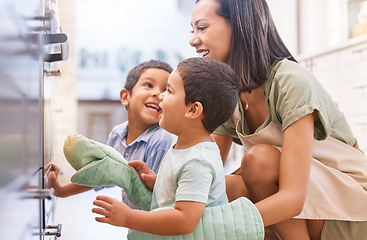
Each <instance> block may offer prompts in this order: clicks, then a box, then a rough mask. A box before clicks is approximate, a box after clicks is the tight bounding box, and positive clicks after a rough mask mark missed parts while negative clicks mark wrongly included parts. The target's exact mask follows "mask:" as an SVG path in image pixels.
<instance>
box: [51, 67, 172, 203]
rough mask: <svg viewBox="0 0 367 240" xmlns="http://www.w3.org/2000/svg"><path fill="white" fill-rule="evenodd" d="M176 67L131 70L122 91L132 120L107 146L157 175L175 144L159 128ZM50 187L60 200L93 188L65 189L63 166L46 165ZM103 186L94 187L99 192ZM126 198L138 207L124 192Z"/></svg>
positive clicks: (114, 133) (113, 134) (116, 130)
mask: <svg viewBox="0 0 367 240" xmlns="http://www.w3.org/2000/svg"><path fill="white" fill-rule="evenodd" d="M171 72H172V67H171V66H170V65H169V64H167V63H165V62H163V61H159V60H151V61H146V62H143V63H141V64H139V65H137V66H136V67H134V68H133V69H132V70H130V72H129V74H128V76H127V78H126V82H125V87H124V88H123V89H122V90H121V92H120V99H121V103H122V104H123V105H124V106H125V107H126V109H127V116H128V120H127V121H126V122H124V123H122V124H120V125H117V126H115V127H114V128H113V130H112V131H111V133H110V135H109V138H108V141H107V145H109V146H111V147H113V148H115V149H116V150H117V151H118V152H120V153H121V154H122V155H123V156H124V158H125V159H126V160H127V161H132V160H141V161H143V162H144V163H146V164H147V165H148V166H149V168H150V169H152V170H153V171H154V172H158V169H159V167H160V164H161V160H162V159H163V157H164V155H165V154H166V152H167V150H168V149H169V148H170V146H171V145H172V142H173V139H174V136H173V135H172V134H170V133H168V132H166V131H165V130H164V129H162V128H160V127H159V124H158V121H159V115H160V114H161V112H162V110H161V108H160V107H159V105H158V104H159V99H158V96H159V94H161V93H162V92H164V91H165V89H166V86H167V80H168V77H169V74H170V73H171ZM49 167H52V168H51V171H50V172H49V180H51V181H50V183H51V186H50V187H53V188H54V195H55V196H57V197H68V196H71V195H75V194H79V193H82V192H86V191H88V190H91V189H92V188H91V187H88V186H83V185H78V184H75V183H70V184H67V185H65V186H61V185H60V183H59V181H58V178H57V176H58V173H59V171H60V169H59V167H58V166H57V165H55V164H53V163H49V164H48V165H46V167H45V169H48V168H49ZM101 188H102V187H93V189H95V190H99V189H101ZM122 199H123V201H124V202H125V203H127V204H128V205H129V206H130V207H132V208H135V206H134V205H133V204H131V203H130V202H129V201H128V200H127V197H126V194H125V193H124V191H123V194H122Z"/></svg>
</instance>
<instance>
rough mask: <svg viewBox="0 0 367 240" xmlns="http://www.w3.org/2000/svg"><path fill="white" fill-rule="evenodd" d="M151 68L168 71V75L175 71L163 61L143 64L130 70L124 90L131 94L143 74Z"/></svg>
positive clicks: (151, 61)
mask: <svg viewBox="0 0 367 240" xmlns="http://www.w3.org/2000/svg"><path fill="white" fill-rule="evenodd" d="M149 68H158V69H162V70H164V71H167V72H168V73H171V72H172V71H173V69H172V67H171V66H170V65H169V64H168V63H166V62H163V61H161V60H150V61H146V62H142V63H141V64H139V65H137V66H136V67H134V68H133V69H131V70H130V72H129V74H128V75H127V77H126V82H125V86H124V88H126V89H127V90H128V91H129V92H130V93H131V91H132V90H133V88H134V86H135V84H136V83H137V82H138V80H139V78H140V76H141V74H142V73H143V72H144V71H145V70H147V69H149Z"/></svg>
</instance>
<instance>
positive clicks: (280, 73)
mask: <svg viewBox="0 0 367 240" xmlns="http://www.w3.org/2000/svg"><path fill="white" fill-rule="evenodd" d="M191 25H192V27H193V36H192V38H191V39H190V44H191V46H193V47H195V48H196V52H197V53H198V54H199V55H200V56H203V57H209V58H215V59H219V60H221V61H223V62H225V63H227V64H229V65H230V66H231V67H232V68H233V69H234V70H235V72H236V74H237V76H238V77H239V79H240V85H241V86H240V91H241V93H240V98H239V102H238V108H237V110H236V112H235V114H234V116H233V118H232V119H230V120H229V121H228V122H227V123H225V124H224V125H222V126H221V127H219V128H218V129H217V130H216V131H215V132H214V133H215V134H213V138H214V139H215V141H216V142H217V144H218V145H219V147H220V149H221V155H222V159H224V162H225V159H226V158H227V156H228V152H229V150H230V147H231V143H232V141H235V142H239V143H242V145H243V146H244V147H245V148H246V153H245V155H244V156H243V159H242V164H241V168H240V169H239V171H237V173H239V174H234V175H230V176H227V178H226V181H227V195H228V198H229V200H234V199H236V198H238V197H240V196H246V197H248V198H249V199H251V200H252V201H253V202H254V203H256V204H255V205H256V207H257V208H258V209H259V211H260V213H261V215H262V218H263V221H264V225H265V226H272V227H273V229H274V231H275V232H276V233H277V234H278V236H279V237H280V238H281V239H310V238H311V239H334V240H335V239H361V237H362V236H365V237H367V160H366V157H365V155H364V154H363V153H362V152H361V151H360V150H359V149H358V144H357V140H356V139H355V138H354V136H353V134H352V131H351V129H350V127H349V125H348V123H347V121H346V119H345V118H344V115H343V114H342V113H341V112H340V111H339V110H338V108H337V106H336V104H334V103H333V101H332V100H331V98H330V96H329V95H328V94H327V92H326V91H325V90H324V89H323V87H322V86H321V85H320V83H319V82H318V81H317V80H316V79H315V78H314V77H313V76H312V75H311V74H310V73H309V72H308V71H307V70H305V69H304V68H302V67H301V66H300V65H298V64H297V63H296V60H295V59H294V58H293V57H292V55H291V54H290V53H289V51H288V49H287V48H286V46H285V45H284V44H283V42H282V40H281V38H280V36H279V34H278V32H277V30H276V28H275V25H274V23H273V21H272V18H271V15H270V12H269V9H268V6H267V4H266V2H265V0H199V1H197V3H196V5H195V7H194V9H193V12H192V18H191ZM362 238H363V237H362Z"/></svg>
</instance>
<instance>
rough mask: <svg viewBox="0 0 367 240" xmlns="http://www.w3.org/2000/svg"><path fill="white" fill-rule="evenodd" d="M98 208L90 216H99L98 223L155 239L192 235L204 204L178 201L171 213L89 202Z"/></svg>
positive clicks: (107, 201)
mask: <svg viewBox="0 0 367 240" xmlns="http://www.w3.org/2000/svg"><path fill="white" fill-rule="evenodd" d="M93 204H94V205H96V206H98V207H100V208H93V209H92V212H94V213H97V214H101V215H103V217H96V220H97V221H98V222H102V223H108V224H111V225H115V226H120V227H127V228H130V229H133V230H137V231H142V232H147V233H152V234H156V235H182V234H189V233H191V232H193V231H194V230H195V228H196V225H197V224H198V223H199V221H200V218H201V217H202V215H203V213H204V209H205V206H206V204H205V203H201V202H191V201H179V202H176V204H175V208H174V209H167V210H160V211H152V212H146V211H141V210H135V209H130V208H129V207H128V206H126V204H124V203H123V202H121V201H118V200H117V199H114V198H111V197H107V196H98V197H97V199H96V200H95V201H94V202H93Z"/></svg>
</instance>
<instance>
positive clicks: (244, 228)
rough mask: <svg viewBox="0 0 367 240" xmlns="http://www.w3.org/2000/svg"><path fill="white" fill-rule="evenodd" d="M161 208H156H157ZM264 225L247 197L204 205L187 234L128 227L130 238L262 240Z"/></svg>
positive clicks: (148, 239)
mask: <svg viewBox="0 0 367 240" xmlns="http://www.w3.org/2000/svg"><path fill="white" fill-rule="evenodd" d="M159 210H164V209H155V210H153V211H159ZM264 234H265V233H264V225H263V221H262V218H261V216H260V213H259V211H258V210H257V208H256V207H255V205H254V204H253V203H252V202H251V201H250V200H248V199H247V198H244V197H241V198H238V199H236V200H234V201H232V202H230V203H227V204H224V205H221V206H215V207H207V208H205V210H204V213H203V216H202V217H201V219H200V222H199V224H198V225H197V226H196V228H195V230H194V231H193V232H192V233H190V234H186V235H176V236H160V235H154V234H150V233H145V232H139V231H134V230H129V234H128V236H127V238H128V239H129V240H141V239H144V240H260V239H261V240H262V239H264Z"/></svg>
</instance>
